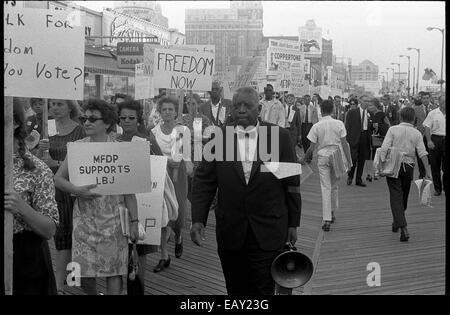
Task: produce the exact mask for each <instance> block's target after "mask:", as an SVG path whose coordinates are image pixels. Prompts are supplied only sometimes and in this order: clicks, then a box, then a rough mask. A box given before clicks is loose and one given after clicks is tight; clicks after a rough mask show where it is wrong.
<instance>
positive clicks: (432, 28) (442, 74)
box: [427, 27, 445, 92]
mask: <svg viewBox="0 0 450 315" xmlns="http://www.w3.org/2000/svg"><path fill="white" fill-rule="evenodd" d="M432 30H439V31H441V33H442V55H441V82H440V83H441V92H442V83H444V82H443V81H444V77H443V76H444V38H445V34H444V31H445V29H443V28H439V27H427V31H432Z"/></svg>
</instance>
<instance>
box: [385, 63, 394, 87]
mask: <svg viewBox="0 0 450 315" xmlns="http://www.w3.org/2000/svg"><path fill="white" fill-rule="evenodd" d="M386 70H392V82H394V75H395V69H394V68H386ZM387 74H388V90H389V71H388V72H387Z"/></svg>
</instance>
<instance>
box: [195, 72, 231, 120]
mask: <svg viewBox="0 0 450 315" xmlns="http://www.w3.org/2000/svg"><path fill="white" fill-rule="evenodd" d="M209 95H210V100H209V101H207V102H206V103H204V104H202V105H201V106H200V108H199V113H200V114H203V115H205V116H206V117H208V118H209V120H210V121H212V122H213V124H214V125H215V126H218V127H222V126H223V125H225V124H226V123H227V120H229V116H230V109H231V101H230V100H227V99H223V98H222V87H221V86H220V83H219V82H217V81H214V82H213V83H212V86H211V91H210V92H209Z"/></svg>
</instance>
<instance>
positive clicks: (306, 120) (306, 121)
mask: <svg viewBox="0 0 450 315" xmlns="http://www.w3.org/2000/svg"><path fill="white" fill-rule="evenodd" d="M308 107H309V105H306V115H305V123H306V124H307V123H308Z"/></svg>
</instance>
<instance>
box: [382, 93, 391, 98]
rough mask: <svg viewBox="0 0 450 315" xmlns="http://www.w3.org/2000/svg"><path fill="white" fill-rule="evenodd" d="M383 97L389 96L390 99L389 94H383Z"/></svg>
mask: <svg viewBox="0 0 450 315" xmlns="http://www.w3.org/2000/svg"><path fill="white" fill-rule="evenodd" d="M383 98H389V99H390V98H391V97H390V96H389V94H384V95H383Z"/></svg>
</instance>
